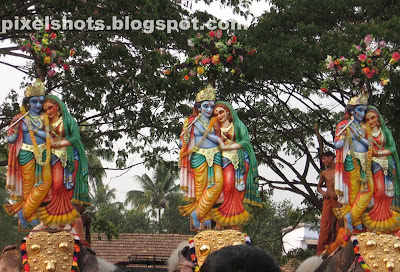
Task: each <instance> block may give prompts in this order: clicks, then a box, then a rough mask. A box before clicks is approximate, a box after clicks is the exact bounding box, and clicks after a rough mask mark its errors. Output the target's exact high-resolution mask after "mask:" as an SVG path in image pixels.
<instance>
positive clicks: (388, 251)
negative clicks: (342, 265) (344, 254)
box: [352, 232, 400, 272]
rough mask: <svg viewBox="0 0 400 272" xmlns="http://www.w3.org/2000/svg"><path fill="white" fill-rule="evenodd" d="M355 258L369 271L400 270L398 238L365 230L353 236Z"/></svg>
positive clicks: (399, 242)
mask: <svg viewBox="0 0 400 272" xmlns="http://www.w3.org/2000/svg"><path fill="white" fill-rule="evenodd" d="M352 240H353V246H354V253H355V254H356V258H357V260H358V261H359V262H360V263H361V265H363V263H365V265H364V266H365V267H366V266H368V269H370V270H371V271H377V272H381V271H382V272H386V271H400V238H399V237H397V236H394V235H389V234H376V233H372V232H365V233H362V234H360V235H358V236H357V237H353V238H352Z"/></svg>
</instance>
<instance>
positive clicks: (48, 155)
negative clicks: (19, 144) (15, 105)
mask: <svg viewBox="0 0 400 272" xmlns="http://www.w3.org/2000/svg"><path fill="white" fill-rule="evenodd" d="M21 113H22V114H23V115H24V114H26V109H25V107H23V106H22V107H21ZM28 115H29V114H28ZM29 118H30V117H29V116H28V118H25V119H24V121H25V124H26V126H27V127H28V132H29V136H30V138H31V141H32V144H33V154H34V155H35V160H36V163H37V164H39V165H40V166H44V165H47V164H49V163H50V159H51V140H50V126H49V123H50V121H49V116H48V115H47V114H44V115H43V119H44V125H45V131H46V161H44V162H43V161H42V154H40V151H39V148H38V144H37V141H36V137H35V135H34V133H33V130H34V129H33V127H32V124H31V121H30V119H29Z"/></svg>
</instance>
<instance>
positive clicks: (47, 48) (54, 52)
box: [18, 25, 76, 77]
mask: <svg viewBox="0 0 400 272" xmlns="http://www.w3.org/2000/svg"><path fill="white" fill-rule="evenodd" d="M66 40H67V38H66V37H65V36H63V35H62V34H61V33H60V32H58V33H57V32H56V31H52V29H51V26H50V25H48V26H46V27H44V28H42V29H41V30H40V31H38V32H36V33H32V34H31V35H29V38H28V39H23V40H19V41H18V43H19V45H20V46H21V51H23V52H27V53H29V54H31V55H32V56H33V57H34V58H35V59H36V60H38V61H39V63H40V64H41V67H43V68H44V69H45V70H46V71H47V76H49V77H53V76H54V75H55V74H56V73H57V72H61V71H69V70H70V66H69V61H68V58H69V57H73V56H74V55H75V53H76V50H75V49H74V48H68V47H64V45H63V46H61V44H64V43H65V41H66ZM57 67H58V68H60V69H59V70H57V69H56V68H57Z"/></svg>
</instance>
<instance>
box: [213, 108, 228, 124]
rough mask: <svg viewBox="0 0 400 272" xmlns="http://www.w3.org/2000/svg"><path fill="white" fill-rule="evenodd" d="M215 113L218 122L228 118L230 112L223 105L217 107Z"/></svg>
mask: <svg viewBox="0 0 400 272" xmlns="http://www.w3.org/2000/svg"><path fill="white" fill-rule="evenodd" d="M214 114H215V116H216V117H217V119H218V122H220V123H224V122H225V121H226V120H227V119H228V115H229V113H228V112H227V111H226V110H225V109H224V108H223V107H218V106H217V107H216V108H215V110H214Z"/></svg>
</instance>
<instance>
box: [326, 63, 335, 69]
mask: <svg viewBox="0 0 400 272" xmlns="http://www.w3.org/2000/svg"><path fill="white" fill-rule="evenodd" d="M334 67H335V63H334V62H333V61H330V62H328V64H327V65H326V68H327V69H329V70H332V69H333V68H334Z"/></svg>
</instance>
